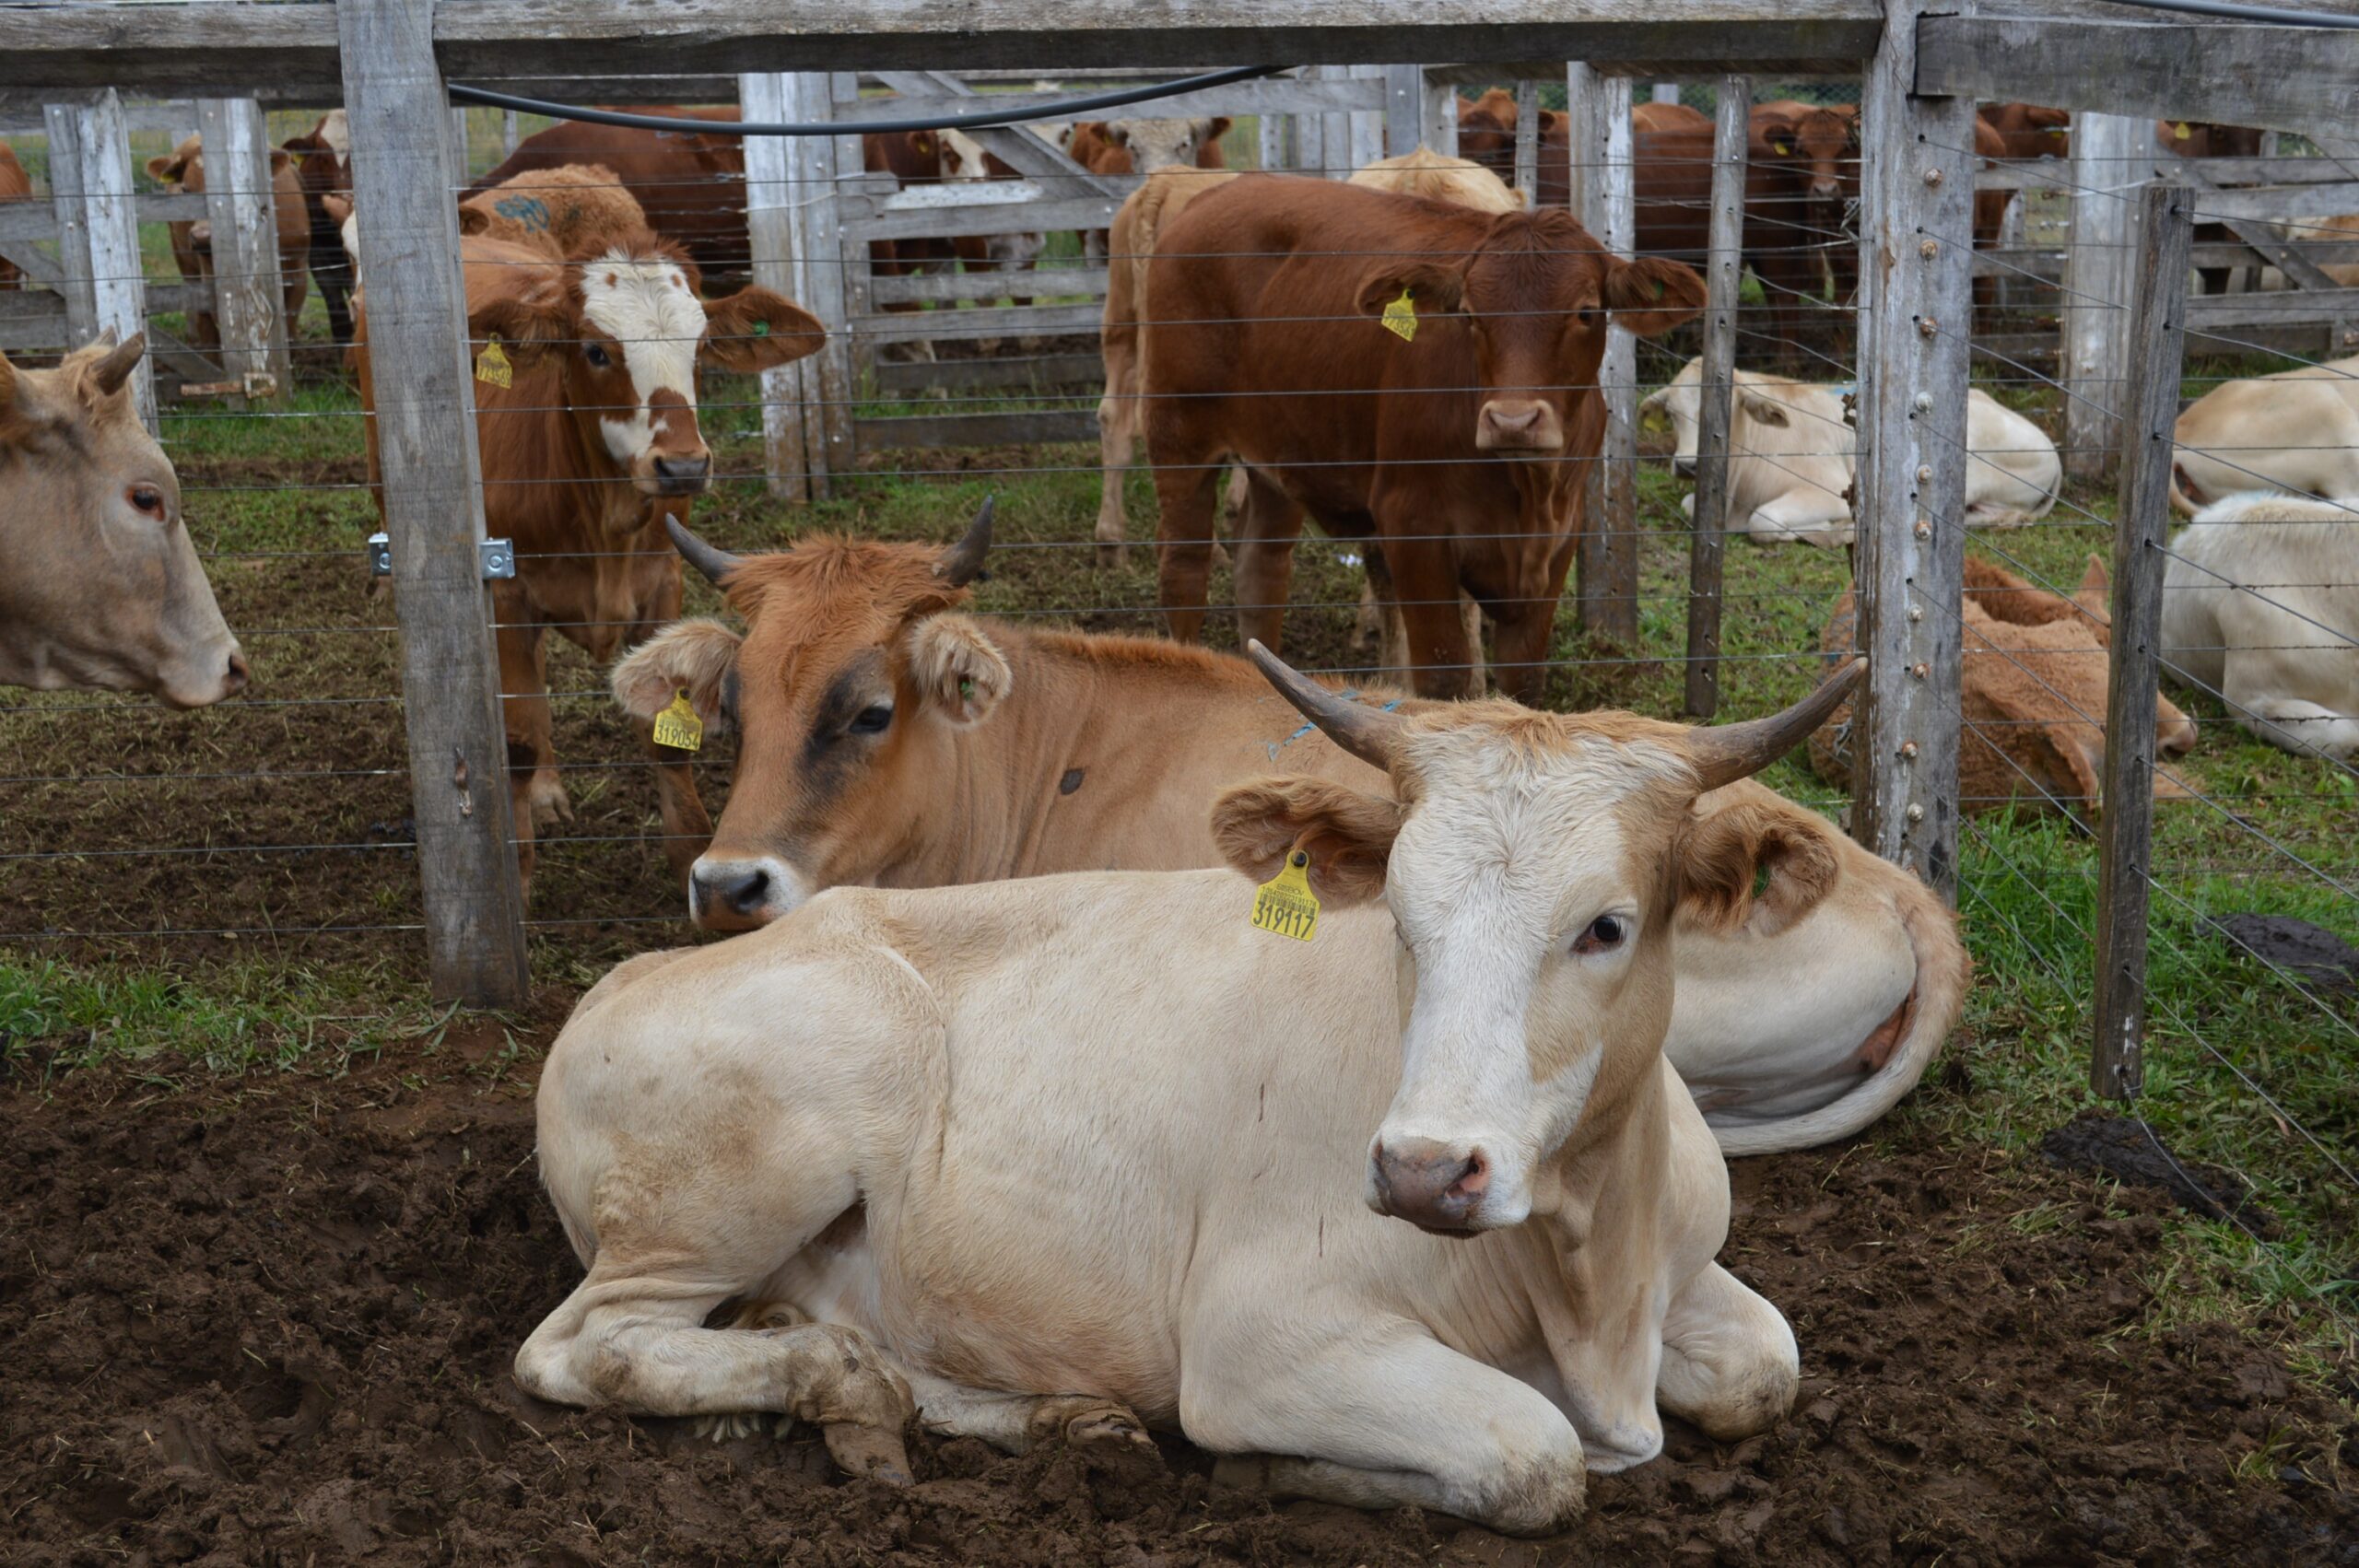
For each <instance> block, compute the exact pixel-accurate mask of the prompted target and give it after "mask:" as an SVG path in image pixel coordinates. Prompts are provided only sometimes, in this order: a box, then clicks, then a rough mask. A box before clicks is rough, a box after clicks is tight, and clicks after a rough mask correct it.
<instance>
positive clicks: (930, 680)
mask: <svg viewBox="0 0 2359 1568" xmlns="http://www.w3.org/2000/svg"><path fill="white" fill-rule="evenodd" d="M988 527H989V520H988V516H985V517H981V518H979V519H978V520H977V521H976V523H975V525H974V526H973V527H972V528H970V529H969V531H968V535H967V537H966V538H965V539H964V540H962V541H961V542H960V544H958V545H957V546H956V547H954V548H952V549H949V550H946V551H945V550H940V549H937V548H935V547H934V546H932V545H918V544H881V543H877V542H874V541H853V540H843V539H827V538H817V539H806V540H804V541H803V542H802V543H800V544H797V545H796V546H795V547H794V548H793V549H792V550H787V551H782V552H777V553H773V554H768V555H757V556H730V555H727V554H725V553H723V552H720V551H716V550H714V549H713V548H712V547H711V546H710V545H708V544H704V543H703V542H702V541H700V540H698V539H697V538H696V537H695V535H693V534H692V533H689V532H687V531H686V530H677V531H675V537H676V538H677V539H678V541H679V544H680V546H681V548H682V549H683V550H684V551H685V552H687V554H688V556H689V559H690V560H691V561H693V562H695V563H696V564H697V567H698V570H700V571H702V572H705V573H706V574H707V575H709V576H710V577H712V578H714V579H717V580H718V581H719V582H720V583H721V584H722V591H723V594H724V596H725V598H726V599H727V601H728V603H729V604H730V605H731V607H732V608H733V609H734V610H735V611H736V612H737V613H738V614H740V615H742V616H743V617H744V619H745V632H744V634H743V636H742V637H741V636H740V635H739V634H737V633H735V632H733V631H731V630H730V629H729V628H728V627H726V626H722V625H721V624H719V623H717V622H713V621H702V620H698V621H683V622H680V623H679V624H677V625H675V626H670V627H667V628H665V629H664V631H663V633H662V634H661V635H659V636H658V637H657V638H655V639H654V640H653V641H651V642H650V643H648V644H647V645H646V646H644V647H642V648H640V649H637V650H636V651H634V652H633V653H631V654H630V655H629V656H628V657H627V658H626V659H624V660H623V661H621V662H620V663H618V664H617V665H616V667H615V672H614V689H615V694H616V699H617V700H618V702H619V703H620V704H621V705H622V707H623V708H624V709H625V710H626V711H627V712H628V713H630V714H631V715H633V717H634V718H635V719H637V720H639V721H640V722H642V723H643V722H645V721H646V720H647V719H649V718H650V717H651V716H652V714H653V713H654V712H655V711H656V710H657V709H659V708H662V707H663V706H664V705H665V704H667V703H669V702H671V701H672V700H673V698H674V696H675V694H676V693H678V692H680V691H682V690H684V689H685V690H686V691H687V694H688V697H689V700H690V702H691V703H692V704H694V705H695V707H696V708H697V709H698V712H699V713H701V714H703V715H704V716H706V717H707V719H708V720H710V722H712V723H714V724H716V725H721V724H727V725H729V726H732V727H734V729H735V731H737V735H738V753H737V769H736V776H735V781H734V783H733V785H732V786H731V789H730V793H729V800H728V804H727V806H726V807H725V809H724V810H723V811H722V817H721V822H720V825H719V828H718V830H717V831H716V833H715V835H714V837H713V840H712V844H711V848H710V849H708V850H707V852H706V853H705V855H704V857H703V858H702V859H701V860H698V862H697V867H696V872H695V874H694V877H693V879H692V881H691V883H690V889H691V899H692V903H693V907H694V909H695V912H696V917H697V919H698V923H699V924H701V925H703V926H705V927H707V928H708V929H711V930H743V929H746V928H748V927H752V926H758V925H762V924H766V923H768V922H769V921H771V920H773V919H778V918H780V917H781V916H783V915H786V914H788V913H791V912H792V911H793V910H794V909H796V908H798V907H801V906H802V905H803V904H804V902H806V901H807V900H808V899H809V898H811V897H812V896H813V895H816V893H818V892H820V891H822V890H824V889H827V888H829V887H836V886H841V885H845V884H874V885H883V886H895V887H925V886H933V885H938V884H943V883H970V882H988V881H993V880H997V879H1002V878H1007V877H1024V876H1038V875H1041V874H1044V873H1048V872H1063V871H1081V870H1113V869H1119V870H1138V871H1169V870H1178V869H1182V868H1187V867H1194V866H1210V865H1217V864H1219V863H1220V860H1221V850H1220V848H1219V846H1218V844H1217V843H1216V842H1215V839H1214V837H1213V834H1212V829H1211V825H1210V823H1209V820H1208V818H1207V816H1206V809H1207V806H1208V805H1209V803H1210V802H1211V801H1212V800H1213V798H1214V797H1215V796H1216V795H1217V794H1218V793H1219V792H1220V791H1221V790H1223V789H1226V788H1227V787H1229V786H1231V785H1234V784H1237V783H1238V782H1240V781H1241V780H1244V779H1247V778H1253V777H1254V776H1256V775H1258V774H1261V773H1264V772H1268V771H1270V770H1272V769H1273V768H1274V769H1278V770H1282V771H1285V772H1288V773H1298V774H1303V775H1308V776H1311V777H1316V778H1324V779H1329V780H1332V781H1333V782H1335V783H1337V784H1343V785H1350V786H1352V787H1354V788H1358V789H1382V788H1383V787H1384V782H1383V779H1382V778H1381V777H1380V776H1378V775H1376V774H1374V773H1372V772H1371V771H1370V770H1369V769H1368V768H1367V766H1365V765H1364V764H1362V763H1361V762H1360V761H1358V760H1356V758H1354V757H1353V756H1352V755H1350V754H1349V753H1348V752H1346V751H1343V750H1340V749H1338V748H1337V747H1335V746H1333V745H1332V744H1331V743H1328V742H1327V740H1326V739H1324V738H1323V737H1322V736H1321V735H1320V733H1319V731H1317V730H1315V729H1313V728H1312V727H1311V726H1309V725H1306V724H1301V723H1299V722H1297V719H1296V716H1295V714H1294V713H1293V711H1292V710H1291V709H1290V708H1286V707H1285V705H1284V704H1281V703H1278V702H1276V701H1274V700H1273V698H1272V696H1271V695H1270V693H1269V691H1268V689H1267V687H1266V686H1264V685H1262V683H1261V681H1260V680H1259V679H1258V678H1257V677H1256V675H1255V673H1254V672H1253V670H1252V668H1251V667H1250V665H1249V664H1247V663H1246V662H1245V661H1243V660H1240V659H1237V658H1234V657H1232V656H1228V655H1225V654H1215V653H1211V652H1208V651H1206V650H1204V649H1195V648H1184V647H1181V646H1179V645H1177V644H1174V643H1170V642H1167V641H1163V640H1160V639H1153V638H1121V637H1103V636H1081V635H1076V634H1073V633H1068V632H1061V631H1052V630H1047V629H1042V628H1039V627H1035V626H1023V625H1015V624H1011V623H1007V622H1002V621H993V620H985V619H980V618H977V617H973V616H970V615H968V614H962V613H961V607H962V606H963V604H964V603H965V602H966V599H967V589H966V587H965V585H966V583H967V582H968V581H969V580H971V579H972V578H973V577H974V575H975V573H976V572H977V571H979V570H980V568H981V566H982V563H983V548H984V544H985V541H986V540H987V538H988ZM1358 696H1359V697H1360V699H1361V700H1363V701H1366V702H1369V703H1372V704H1376V705H1379V706H1381V707H1384V708H1391V709H1394V710H1397V711H1400V712H1404V713H1418V714H1422V713H1426V712H1428V711H1432V710H1435V709H1436V708H1437V707H1438V705H1435V704H1429V703H1424V702H1420V701H1417V700H1416V699H1414V698H1404V697H1401V696H1397V695H1395V694H1393V693H1391V692H1389V691H1368V692H1362V693H1360V694H1358ZM1175 737H1183V738H1184V739H1182V740H1180V741H1179V742H1178V743H1175V739H1174V738H1175ZM1696 813H1697V817H1698V830H1699V831H1708V832H1711V833H1714V834H1718V835H1721V836H1724V837H1728V838H1729V839H1730V840H1731V841H1742V842H1743V843H1744V844H1745V845H1746V846H1747V847H1748V848H1747V853H1749V854H1751V855H1753V856H1755V858H1756V860H1759V861H1760V862H1761V863H1762V864H1764V865H1765V866H1766V867H1768V874H1767V875H1766V879H1765V882H1764V883H1763V885H1762V886H1761V888H1760V890H1759V894H1758V900H1757V902H1756V903H1755V904H1754V905H1751V906H1748V907H1747V908H1746V909H1745V910H1744V912H1743V914H1742V915H1741V916H1739V917H1737V918H1735V919H1732V920H1731V922H1730V923H1729V924H1727V925H1726V926H1724V927H1716V928H1714V929H1711V930H1706V929H1704V928H1702V927H1700V926H1695V927H1691V926H1689V925H1686V924H1683V925H1682V927H1681V934H1680V949H1679V965H1680V977H1681V990H1680V1000H1679V1003H1678V1005H1677V1008H1676V1009H1675V1010H1674V1015H1673V1018H1672V1035H1671V1042H1672V1043H1671V1046H1670V1047H1669V1049H1670V1052H1671V1059H1672V1064H1673V1065H1674V1066H1676V1067H1677V1068H1678V1069H1679V1070H1680V1071H1681V1072H1682V1074H1683V1075H1684V1077H1685V1078H1686V1080H1687V1082H1688V1084H1689V1086H1690V1088H1691V1089H1692V1090H1693V1091H1694V1092H1695V1094H1696V1099H1697V1101H1698V1102H1699V1103H1700V1104H1701V1105H1702V1106H1704V1107H1705V1110H1706V1112H1707V1115H1708V1117H1709V1119H1710V1121H1711V1123H1712V1127H1713V1130H1714V1132H1715V1134H1716V1135H1717V1136H1718V1137H1719V1139H1720V1141H1721V1145H1722V1147H1723V1148H1724V1149H1726V1150H1727V1151H1728V1152H1729V1153H1764V1152H1767V1151H1770V1150H1776V1149H1792V1148H1806V1147H1809V1146H1811V1145H1813V1144H1816V1143H1821V1142H1825V1141H1828V1140H1829V1139H1833V1138H1837V1137H1842V1136H1845V1135H1847V1134H1848V1133H1851V1132H1855V1131H1857V1130H1858V1129H1860V1128H1862V1127H1865V1126H1867V1125H1868V1124H1869V1123H1870V1122H1872V1121H1873V1120H1875V1119H1876V1117H1880V1116H1882V1115H1883V1114H1884V1111H1886V1110H1887V1109H1889V1108H1890V1107H1891V1106H1893V1105H1894V1104H1895V1103H1896V1102H1897V1101H1898V1100H1899V1099H1900V1097H1901V1096H1902V1095H1903V1094H1907V1091H1908V1089H1909V1088H1910V1087H1911V1086H1912V1085H1914V1084H1915V1082H1917V1080H1918V1077H1919V1074H1921V1073H1922V1072H1923V1071H1924V1069H1925V1066H1926V1064H1927V1063H1928V1062H1930V1061H1931V1059H1932V1056H1933V1053H1934V1052H1935V1051H1936V1050H1937V1049H1938V1048H1939V1047H1940V1045H1941V1042H1942V1039H1943V1038H1945V1037H1946V1036H1947V1035H1948V1032H1949V1030H1950V1028H1951V1026H1952V1025H1953V1024H1954V1023H1955V1022H1956V1018H1957V1012H1958V1008H1959V1006H1960V1005H1961V1002H1962V999H1963V995H1964V987H1965V982H1966V972H1967V965H1966V953H1965V949H1964V948H1963V947H1962V946H1961V945H1960V944H1959V942H1958V940H1957V935H1956V931H1955V926H1954V919H1953V918H1952V917H1951V916H1950V914H1949V913H1948V911H1947V910H1945V909H1944V908H1943V907H1942V905H1941V903H1940V901H1939V900H1937V899H1935V898H1934V897H1933V896H1932V895H1931V894H1930V893H1929V892H1927V891H1926V889H1925V888H1924V887H1923V885H1922V884H1920V883H1918V882H1917V881H1916V880H1915V879H1914V878H1912V877H1911V876H1910V875H1909V874H1908V873H1907V872H1905V871H1902V870H1900V869H1899V868H1897V867H1895V866H1892V865H1889V864H1886V863H1885V862H1884V861H1883V860H1878V859H1876V858H1875V857H1874V856H1872V855H1871V854H1869V853H1868V852H1867V851H1866V850H1864V849H1862V848H1860V847H1859V846H1857V845H1855V844H1853V843H1851V842H1850V841H1849V840H1848V839H1846V838H1844V837H1842V836H1841V835H1839V834H1837V833H1836V832H1835V831H1834V830H1833V829H1832V828H1831V827H1830V826H1829V825H1828V824H1827V823H1826V822H1825V819H1824V818H1822V817H1820V816H1818V815H1817V814H1815V813H1812V812H1808V811H1804V810H1802V808H1800V807H1798V806H1795V805H1792V804H1791V803H1790V802H1786V801H1784V800H1781V799H1780V798H1778V796H1777V795H1775V794H1773V793H1771V792H1770V791H1769V790H1765V789H1763V788H1761V787H1760V786H1759V785H1757V784H1753V783H1743V784H1735V785H1731V786H1729V787H1728V788H1727V789H1725V790H1717V791H1714V792H1713V793H1711V794H1710V795H1708V796H1706V797H1705V798H1704V800H1703V801H1702V802H1699V803H1698V805H1697V807H1696Z"/></svg>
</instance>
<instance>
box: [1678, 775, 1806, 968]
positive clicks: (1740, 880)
mask: <svg viewBox="0 0 2359 1568" xmlns="http://www.w3.org/2000/svg"><path fill="white" fill-rule="evenodd" d="M1745 793H1746V794H1750V793H1751V792H1750V791H1746V792H1745ZM1732 796H1737V797H1738V798H1735V799H1731V797H1732ZM1692 810H1693V813H1694V815H1693V817H1692V818H1691V820H1690V821H1689V823H1688V826H1687V831H1686V833H1685V834H1684V835H1683V836H1682V837H1681V839H1680V845H1679V855H1678V859H1677V862H1676V863H1677V865H1678V867H1679V883H1680V887H1679V912H1680V914H1681V915H1683V916H1685V917H1686V918H1688V919H1692V920H1694V921H1695V922H1696V924H1697V925H1698V926H1700V927H1702V928H1703V929H1705V930H1713V931H1730V930H1736V929H1737V928H1738V927H1739V926H1744V925H1747V924H1750V925H1751V927H1752V928H1753V930H1755V931H1756V932H1757V933H1758V934H1760V935H1762V936H1775V935H1776V934H1777V933H1778V932H1779V931H1782V930H1785V929H1786V928H1787V927H1789V926H1791V925H1792V924H1794V923H1795V922H1796V921H1798V920H1800V919H1802V917H1803V916H1804V915H1807V914H1809V913H1810V912H1811V911H1812V910H1813V909H1814V908H1816V907H1818V905H1819V902H1820V900H1822V899H1824V898H1825V896H1826V895H1828V894H1830V893H1832V892H1834V891H1835V883H1836V879H1837V877H1838V876H1840V875H1841V873H1842V861H1841V860H1839V859H1837V853H1836V848H1835V845H1834V842H1833V830H1832V829H1830V828H1829V827H1828V826H1827V825H1826V824H1825V820H1824V819H1823V818H1821V817H1819V816H1818V815H1817V814H1816V813H1813V812H1808V811H1805V810H1803V809H1802V807H1800V806H1796V805H1791V804H1789V803H1788V802H1784V801H1780V800H1769V801H1763V800H1759V799H1746V798H1743V797H1742V796H1739V795H1738V791H1737V790H1734V789H1728V790H1714V791H1713V792H1712V793H1711V794H1709V795H1707V796H1705V797H1703V798H1702V799H1701V800H1698V801H1697V802H1696V804H1695V806H1694V807H1693V808H1692Z"/></svg>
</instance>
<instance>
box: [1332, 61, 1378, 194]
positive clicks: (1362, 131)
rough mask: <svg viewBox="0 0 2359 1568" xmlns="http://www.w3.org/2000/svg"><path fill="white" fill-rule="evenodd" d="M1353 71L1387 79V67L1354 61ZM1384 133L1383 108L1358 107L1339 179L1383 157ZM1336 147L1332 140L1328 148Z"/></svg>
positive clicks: (1352, 117)
mask: <svg viewBox="0 0 2359 1568" xmlns="http://www.w3.org/2000/svg"><path fill="white" fill-rule="evenodd" d="M1351 74H1352V75H1353V76H1359V77H1364V78H1368V79H1372V80H1376V81H1383V80H1384V79H1385V67H1384V66H1382V65H1354V66H1352V67H1351ZM1384 134H1385V115H1384V112H1383V111H1380V110H1373V109H1370V110H1359V111H1354V112H1353V114H1352V116H1351V124H1350V128H1349V131H1348V133H1347V135H1348V139H1347V142H1346V144H1345V147H1344V158H1345V159H1346V160H1347V161H1346V162H1345V163H1344V165H1343V166H1342V167H1339V168H1338V169H1337V170H1335V177H1336V178H1337V179H1339V180H1348V179H1350V178H1351V176H1352V174H1353V173H1354V172H1355V171H1356V170H1362V169H1366V168H1367V166H1368V165H1369V164H1371V163H1374V162H1375V161H1376V160H1377V159H1378V158H1382V157H1383V156H1384ZM1334 150H1335V149H1334V146H1333V144H1332V143H1331V144H1330V145H1329V146H1328V151H1329V152H1331V153H1332V152H1333V151H1334Z"/></svg>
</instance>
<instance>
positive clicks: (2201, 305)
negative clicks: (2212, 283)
mask: <svg viewBox="0 0 2359 1568" xmlns="http://www.w3.org/2000/svg"><path fill="white" fill-rule="evenodd" d="M2195 200H2196V201H2197V202H2198V203H2201V201H2202V200H2203V198H2202V197H2201V195H2198V196H2197V197H2195ZM2201 210H2202V209H2201V207H2200V206H2199V207H2198V208H2197V212H2198V214H2199V215H2200V214H2201ZM2354 316H2359V288H2319V289H2307V288H2304V289H2284V290H2271V292H2269V293H2267V294H2207V295H2201V296H2197V297H2193V298H2189V300H2188V302H2187V323H2188V325H2189V326H2190V327H2230V326H2240V325H2248V326H2268V325H2282V324H2283V323H2285V322H2341V321H2349V320H2351V319H2352V318H2353V317H2354Z"/></svg>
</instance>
